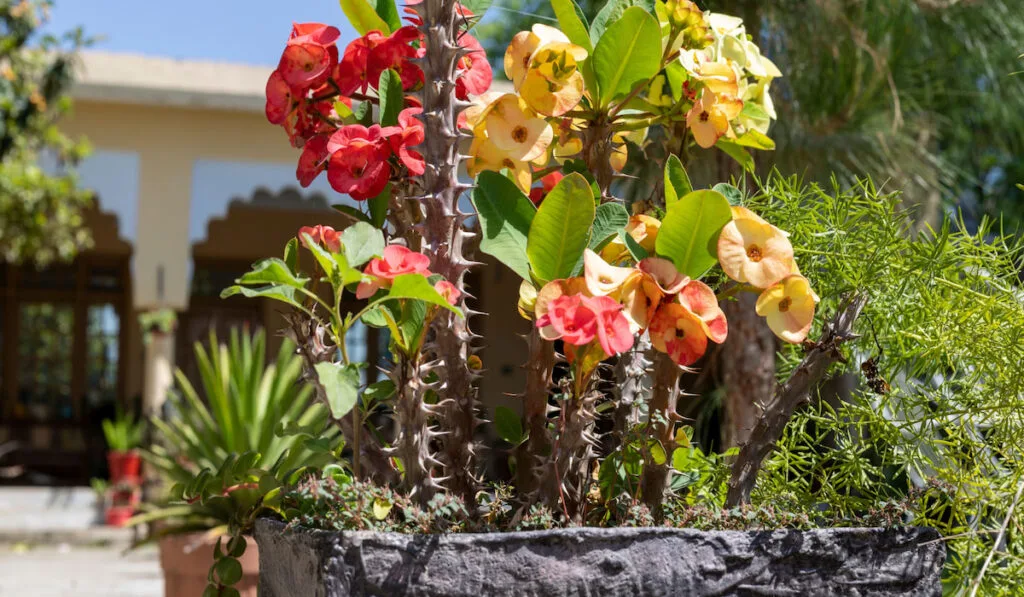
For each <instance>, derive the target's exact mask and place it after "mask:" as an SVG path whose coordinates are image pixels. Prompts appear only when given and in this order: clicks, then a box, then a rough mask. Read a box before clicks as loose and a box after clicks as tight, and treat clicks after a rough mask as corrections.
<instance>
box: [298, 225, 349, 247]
mask: <svg viewBox="0 0 1024 597" xmlns="http://www.w3.org/2000/svg"><path fill="white" fill-rule="evenodd" d="M306 235H309V237H310V238H312V239H313V242H315V243H316V244H318V245H323V246H324V247H326V248H327V250H328V251H330V252H332V253H337V252H338V251H340V250H341V233H340V232H338V231H336V230H335V229H334V228H331V227H330V226H321V225H320V224H317V225H316V226H303V227H302V228H299V234H298V238H299V242H301V243H302V244H303V245H304V246H306V247H307V248H308V247H309V244H308V243H307V242H306Z"/></svg>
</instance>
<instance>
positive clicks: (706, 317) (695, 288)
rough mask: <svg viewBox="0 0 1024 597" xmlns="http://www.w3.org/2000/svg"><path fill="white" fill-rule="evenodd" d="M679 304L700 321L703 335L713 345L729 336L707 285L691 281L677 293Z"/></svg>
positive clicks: (714, 298)
mask: <svg viewBox="0 0 1024 597" xmlns="http://www.w3.org/2000/svg"><path fill="white" fill-rule="evenodd" d="M678 298H679V303H680V304H681V305H683V306H684V307H686V308H687V309H689V310H690V312H691V313H693V314H694V315H696V316H697V318H698V319H700V324H701V327H702V328H703V329H704V333H705V334H706V335H707V337H708V338H709V339H710V340H711V341H712V342H714V343H715V344H721V343H722V342H725V338H726V336H728V335H729V322H728V321H726V319H725V312H723V311H722V309H721V307H719V306H718V298H717V297H716V296H715V291H713V290H711V288H709V287H708V285H707V284H705V283H703V282H700V281H698V280H693V281H691V282H690V283H689V284H687V285H686V287H685V288H683V290H682V291H681V292H680V293H679V297H678Z"/></svg>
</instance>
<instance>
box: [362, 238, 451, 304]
mask: <svg viewBox="0 0 1024 597" xmlns="http://www.w3.org/2000/svg"><path fill="white" fill-rule="evenodd" d="M429 268H430V258H429V257H427V256H426V255H424V254H423V253H417V252H415V251H411V250H409V249H408V248H406V247H403V246H402V245H388V246H387V247H385V248H384V254H383V255H381V256H380V257H377V258H374V259H371V260H370V262H369V263H368V264H366V269H365V270H363V273H364V274H367V275H369V276H373V278H374V279H373V280H372V281H369V282H361V283H360V284H359V286H358V287H357V288H356V298H360V299H364V298H369V297H371V296H373V295H374V294H375V293H376V292H377V291H378V290H379V289H381V288H391V283H392V282H393V281H394V279H395V278H396V277H398V276H401V275H403V274H422V275H424V276H429V275H430V269H429ZM453 289H454V286H453ZM455 290H456V291H457V290H458V289H455ZM439 292H440V291H439ZM455 298H456V299H458V297H457V296H456V297H455Z"/></svg>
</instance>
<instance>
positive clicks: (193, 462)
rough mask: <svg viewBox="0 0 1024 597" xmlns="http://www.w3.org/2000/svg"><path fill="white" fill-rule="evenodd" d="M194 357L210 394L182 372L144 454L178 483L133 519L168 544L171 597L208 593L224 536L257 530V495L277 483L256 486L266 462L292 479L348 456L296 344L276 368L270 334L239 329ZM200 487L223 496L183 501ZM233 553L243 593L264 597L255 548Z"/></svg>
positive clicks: (163, 549)
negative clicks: (317, 400) (269, 355)
mask: <svg viewBox="0 0 1024 597" xmlns="http://www.w3.org/2000/svg"><path fill="white" fill-rule="evenodd" d="M195 353H196V358H197V361H198V362H199V363H200V367H199V369H200V374H201V378H202V385H201V388H200V390H201V391H197V389H196V388H195V387H194V386H193V385H192V383H191V382H190V381H189V380H188V378H187V377H186V376H185V375H184V373H183V372H182V371H181V370H178V371H177V372H176V379H177V392H173V393H171V394H170V395H169V396H168V401H167V404H168V407H169V411H170V413H171V414H170V415H169V416H168V417H167V418H166V419H161V418H154V419H153V420H152V421H151V422H152V425H153V429H154V443H153V446H152V447H151V448H150V449H149V450H147V451H144V452H143V458H144V459H145V460H146V462H147V463H148V464H149V465H151V466H153V467H154V469H155V470H157V471H158V472H159V473H160V474H161V475H162V476H163V477H164V478H165V479H166V480H167V481H168V482H169V483H171V484H172V486H171V487H170V489H169V491H168V499H167V502H166V503H163V504H150V505H146V506H145V507H144V510H145V511H144V512H143V513H141V514H139V515H138V516H136V517H135V518H134V519H132V520H131V521H130V524H143V523H152V524H154V527H155V530H154V532H153V533H152V537H151V539H155V540H158V541H159V543H160V563H161V566H162V568H163V571H164V582H165V594H166V595H168V596H174V595H181V596H186V595H187V596H190V597H191V596H193V595H199V594H201V593H202V592H203V590H204V588H205V587H206V585H207V569H208V568H209V567H210V562H211V561H212V555H213V554H214V553H215V552H218V553H220V550H221V544H222V541H221V538H222V537H224V536H225V535H228V536H230V535H232V534H233V533H234V529H235V528H236V527H238V526H239V525H246V526H251V524H252V523H251V516H252V512H254V511H255V505H256V502H257V500H256V497H258V496H259V497H261V496H262V494H258V493H257V492H256V491H255V489H254V486H256V485H260V484H262V486H263V487H264V490H265V489H266V484H267V483H268V480H269V479H270V477H267V478H266V479H261V477H263V476H264V474H262V473H261V474H260V475H257V476H255V477H254V478H250V477H251V476H252V471H254V470H256V466H257V465H258V464H263V465H264V466H265V467H266V468H267V471H266V472H265V474H266V475H270V474H272V473H277V474H280V475H282V476H284V475H285V474H287V473H291V474H295V471H296V470H298V469H300V468H301V467H303V466H307V465H317V466H321V465H324V464H327V463H329V462H331V461H333V460H334V459H335V458H336V456H335V454H336V453H337V452H338V451H339V450H340V438H339V437H338V434H337V433H336V432H332V431H331V430H326V433H321V431H323V427H324V426H325V425H326V418H327V417H326V410H325V409H324V408H323V407H322V406H320V405H318V404H313V403H312V401H311V389H310V388H309V387H308V386H306V385H305V384H303V383H302V381H301V370H302V363H301V362H300V360H299V359H298V357H296V356H295V355H294V346H293V345H291V344H290V343H289V342H287V341H286V342H284V343H283V344H282V346H281V347H280V349H279V351H278V353H277V356H276V358H275V359H274V361H273V362H272V363H271V364H269V365H268V364H266V339H265V336H264V334H263V332H262V331H258V332H255V333H253V334H251V335H250V334H248V333H247V332H241V331H239V330H237V329H236V330H232V332H231V336H230V338H229V339H228V342H227V343H222V342H220V341H218V339H217V338H216V337H215V336H214V335H213V334H212V333H211V336H210V339H209V343H208V345H206V346H204V345H203V344H201V343H197V344H196V346H195ZM286 421H287V422H290V425H287V426H286V425H285V424H284V423H285V422H286ZM313 433H316V434H317V436H318V437H317V438H316V440H315V441H313V440H311V434H313ZM264 463H265V464H264ZM211 473H216V475H215V478H214V476H212V475H211ZM197 479H198V483H199V485H200V486H202V487H204V488H205V489H206V490H208V491H210V492H213V493H215V494H216V495H215V498H214V499H210V500H204V501H202V502H199V501H197V500H188V501H185V500H182V495H183V493H185V492H186V490H187V489H188V488H189V487H195V486H196V483H197ZM261 500H262V497H261ZM227 553H231V554H234V556H235V558H236V559H235V560H233V561H234V564H237V578H233V580H234V581H235V583H236V584H237V586H236V590H239V591H240V592H241V594H243V595H252V596H255V594H256V593H255V591H256V580H257V571H258V558H257V550H256V547H255V544H252V543H251V541H247V540H246V539H245V538H244V537H239V538H238V539H236V540H235V541H233V542H229V543H228V544H227ZM234 572H235V571H234V569H233V571H232V572H231V573H230V574H234ZM225 574H227V573H225Z"/></svg>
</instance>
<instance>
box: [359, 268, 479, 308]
mask: <svg viewBox="0 0 1024 597" xmlns="http://www.w3.org/2000/svg"><path fill="white" fill-rule="evenodd" d="M396 299H415V300H418V301H423V302H425V303H430V304H431V305H437V306H439V307H444V308H445V309H448V310H449V311H451V312H452V313H456V314H458V315H462V312H461V311H459V310H458V309H456V308H455V307H453V306H451V304H450V303H448V301H447V300H445V298H444V297H443V296H441V295H440V293H438V292H437V290H435V289H434V287H433V286H431V284H430V282H428V281H427V278H426V277H424V276H423V275H421V274H402V275H401V276H398V277H396V278H395V279H394V281H393V282H392V283H391V290H389V291H388V294H387V296H385V297H383V298H380V299H377V300H376V301H374V302H375V303H381V302H384V301H389V300H396Z"/></svg>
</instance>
